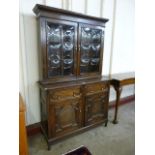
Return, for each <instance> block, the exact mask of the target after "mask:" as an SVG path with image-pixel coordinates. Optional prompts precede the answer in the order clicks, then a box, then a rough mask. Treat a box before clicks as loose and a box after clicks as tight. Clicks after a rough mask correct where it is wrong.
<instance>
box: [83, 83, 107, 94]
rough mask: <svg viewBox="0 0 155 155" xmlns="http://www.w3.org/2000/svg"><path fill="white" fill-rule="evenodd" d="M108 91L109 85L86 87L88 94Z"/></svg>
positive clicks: (89, 85) (96, 84) (101, 84)
mask: <svg viewBox="0 0 155 155" xmlns="http://www.w3.org/2000/svg"><path fill="white" fill-rule="evenodd" d="M107 91H108V83H93V84H88V85H86V86H85V92H86V93H99V92H107Z"/></svg>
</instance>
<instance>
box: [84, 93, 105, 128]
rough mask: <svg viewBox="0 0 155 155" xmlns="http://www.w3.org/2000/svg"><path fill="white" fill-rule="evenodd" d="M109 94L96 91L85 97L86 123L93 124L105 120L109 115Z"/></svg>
mask: <svg viewBox="0 0 155 155" xmlns="http://www.w3.org/2000/svg"><path fill="white" fill-rule="evenodd" d="M107 103H108V101H107V95H106V94H104V93H94V94H89V95H86V98H85V125H86V126H87V125H92V124H95V123H98V122H100V121H103V120H104V119H105V118H106V116H107V109H106V108H107Z"/></svg>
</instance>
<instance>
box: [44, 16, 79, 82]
mask: <svg viewBox="0 0 155 155" xmlns="http://www.w3.org/2000/svg"><path fill="white" fill-rule="evenodd" d="M46 43H47V45H46V50H47V52H46V53H47V77H48V78H59V77H61V80H62V79H63V78H66V77H67V78H73V77H76V68H75V67H76V51H77V23H74V22H68V21H63V20H61V21H60V20H54V19H47V20H46Z"/></svg>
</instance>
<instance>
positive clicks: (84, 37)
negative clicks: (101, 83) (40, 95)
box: [33, 4, 108, 83]
mask: <svg viewBox="0 0 155 155" xmlns="http://www.w3.org/2000/svg"><path fill="white" fill-rule="evenodd" d="M33 11H34V12H35V14H36V15H37V17H38V30H39V31H38V32H39V40H40V42H39V50H40V52H39V53H40V54H39V57H40V61H39V65H40V81H42V82H45V83H52V82H59V81H71V80H77V79H83V78H91V77H99V76H101V70H102V59H103V58H102V57H103V47H104V46H103V44H104V27H105V23H106V22H107V21H108V19H103V18H96V17H92V16H87V15H84V14H79V13H75V12H71V11H66V10H62V9H56V8H52V7H48V6H43V5H38V4H37V5H36V6H35V7H34V9H33Z"/></svg>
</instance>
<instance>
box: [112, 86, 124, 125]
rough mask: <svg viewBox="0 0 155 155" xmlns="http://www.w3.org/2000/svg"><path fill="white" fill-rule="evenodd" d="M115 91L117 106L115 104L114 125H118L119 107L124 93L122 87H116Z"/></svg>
mask: <svg viewBox="0 0 155 155" xmlns="http://www.w3.org/2000/svg"><path fill="white" fill-rule="evenodd" d="M114 89H115V91H116V104H115V115H114V120H113V124H117V123H118V120H117V113H118V106H119V101H120V96H121V92H122V87H114Z"/></svg>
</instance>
